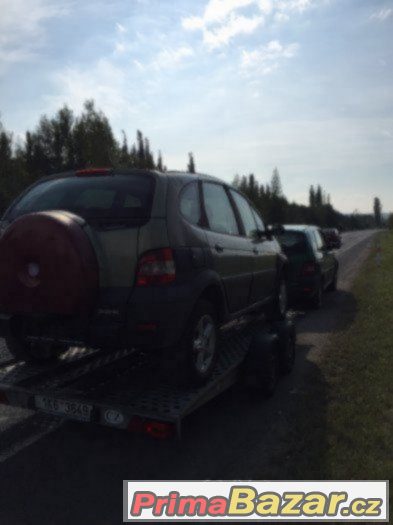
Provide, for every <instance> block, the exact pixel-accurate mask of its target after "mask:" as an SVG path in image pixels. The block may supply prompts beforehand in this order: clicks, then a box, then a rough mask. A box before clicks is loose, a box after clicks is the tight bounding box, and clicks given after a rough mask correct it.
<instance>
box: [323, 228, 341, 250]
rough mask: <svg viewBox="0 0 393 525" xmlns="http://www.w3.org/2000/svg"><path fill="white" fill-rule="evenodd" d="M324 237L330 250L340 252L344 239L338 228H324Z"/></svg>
mask: <svg viewBox="0 0 393 525" xmlns="http://www.w3.org/2000/svg"><path fill="white" fill-rule="evenodd" d="M322 235H323V239H324V241H325V244H326V246H327V248H328V249H331V250H338V249H339V248H341V246H342V239H341V235H340V232H339V231H338V230H337V229H336V228H323V230H322Z"/></svg>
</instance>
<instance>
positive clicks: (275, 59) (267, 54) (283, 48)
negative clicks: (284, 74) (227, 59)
mask: <svg viewBox="0 0 393 525" xmlns="http://www.w3.org/2000/svg"><path fill="white" fill-rule="evenodd" d="M298 49H299V45H298V44H296V43H292V44H288V45H283V44H281V43H280V42H279V41H278V40H271V41H270V42H269V43H268V44H266V45H265V46H261V47H259V48H257V49H254V50H252V51H243V54H242V67H243V68H245V69H248V70H253V71H258V72H260V73H262V74H264V75H267V74H269V73H272V72H273V71H275V70H276V69H277V68H278V67H279V63H280V61H281V60H282V59H289V58H292V57H294V56H295V55H296V53H297V51H298Z"/></svg>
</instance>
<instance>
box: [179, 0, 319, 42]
mask: <svg viewBox="0 0 393 525" xmlns="http://www.w3.org/2000/svg"><path fill="white" fill-rule="evenodd" d="M320 1H326V0H208V2H207V4H206V6H205V9H204V11H203V14H202V16H195V15H193V16H189V17H186V18H183V19H182V26H183V28H184V29H186V30H188V31H197V30H199V31H202V34H203V42H204V44H205V45H207V46H208V47H209V48H210V49H214V48H218V47H222V46H224V45H226V44H228V43H229V42H230V41H231V40H232V39H233V38H234V37H236V36H237V35H241V34H251V33H253V32H254V31H255V30H256V29H257V28H258V27H259V26H261V25H263V24H264V22H265V20H266V19H267V18H268V17H273V20H274V21H275V22H284V21H287V20H289V16H290V13H296V12H297V13H302V12H303V11H305V10H306V9H308V8H310V7H311V6H312V5H314V4H315V3H316V2H320ZM246 7H253V8H254V9H255V10H256V14H254V15H253V16H250V15H249V16H244V15H240V14H239V11H241V10H242V9H244V8H246Z"/></svg>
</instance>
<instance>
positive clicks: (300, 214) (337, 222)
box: [233, 168, 382, 230]
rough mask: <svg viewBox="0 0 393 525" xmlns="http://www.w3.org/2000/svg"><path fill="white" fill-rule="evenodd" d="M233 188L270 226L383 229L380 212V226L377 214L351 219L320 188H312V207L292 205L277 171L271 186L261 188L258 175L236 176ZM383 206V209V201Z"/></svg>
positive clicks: (276, 170)
mask: <svg viewBox="0 0 393 525" xmlns="http://www.w3.org/2000/svg"><path fill="white" fill-rule="evenodd" d="M233 184H234V186H236V187H237V188H238V189H239V190H240V191H242V192H243V193H244V194H245V195H247V197H248V198H249V199H250V201H251V202H253V204H254V205H255V206H256V208H257V209H259V211H260V212H261V215H262V217H263V218H264V220H265V222H266V223H268V224H315V225H316V226H321V227H329V228H338V229H340V230H357V229H365V228H373V227H375V226H376V225H377V226H380V225H382V219H381V214H380V210H379V215H378V221H379V222H377V214H376V213H375V214H374V215H372V214H359V213H357V212H354V213H352V214H349V215H347V214H343V213H340V212H339V211H337V210H335V209H334V207H333V205H332V203H331V199H330V195H328V194H327V193H326V192H325V191H324V190H323V189H322V187H321V186H320V185H317V186H311V187H310V189H309V199H308V200H309V202H308V206H306V205H302V204H297V203H295V202H289V201H288V199H287V198H286V197H285V195H284V194H283V190H282V185H281V180H280V174H279V171H278V169H277V168H275V169H274V170H273V174H272V177H271V180H270V183H267V184H260V183H258V181H257V180H256V178H255V175H254V174H250V175H248V176H245V175H243V176H239V175H236V176H235V178H234V181H233ZM378 201H379V199H378ZM374 206H375V204H374ZM379 206H381V205H380V201H379ZM374 211H375V209H374Z"/></svg>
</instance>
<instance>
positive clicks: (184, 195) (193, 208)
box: [180, 182, 201, 225]
mask: <svg viewBox="0 0 393 525" xmlns="http://www.w3.org/2000/svg"><path fill="white" fill-rule="evenodd" d="M180 211H181V214H182V215H183V217H184V218H185V219H186V220H187V221H188V222H190V223H191V224H195V225H198V224H200V221H201V206H200V201H199V188H198V183H197V182H191V183H190V184H187V186H185V187H184V188H183V190H182V192H181V194H180Z"/></svg>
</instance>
